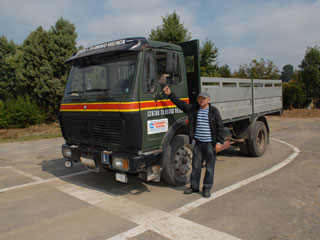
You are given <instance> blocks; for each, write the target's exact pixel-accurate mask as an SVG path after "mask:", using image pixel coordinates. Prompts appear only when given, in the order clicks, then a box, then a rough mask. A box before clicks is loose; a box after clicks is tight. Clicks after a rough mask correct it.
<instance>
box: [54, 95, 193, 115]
mask: <svg viewBox="0 0 320 240" xmlns="http://www.w3.org/2000/svg"><path fill="white" fill-rule="evenodd" d="M181 100H183V101H185V102H187V103H189V98H181ZM174 107H176V105H174V104H173V102H171V100H158V101H140V102H108V103H102V102H101V103H100V102H96V103H63V104H61V105H60V111H62V112H138V111H140V110H141V111H142V110H154V109H163V108H174Z"/></svg>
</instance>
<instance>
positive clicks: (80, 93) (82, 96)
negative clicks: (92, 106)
mask: <svg viewBox="0 0 320 240" xmlns="http://www.w3.org/2000/svg"><path fill="white" fill-rule="evenodd" d="M74 93H76V94H78V96H79V97H80V98H81V99H82V100H85V96H84V93H83V91H70V92H67V94H69V95H72V94H74Z"/></svg>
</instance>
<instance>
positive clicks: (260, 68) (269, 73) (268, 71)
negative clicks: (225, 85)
mask: <svg viewBox="0 0 320 240" xmlns="http://www.w3.org/2000/svg"><path fill="white" fill-rule="evenodd" d="M234 76H235V77H238V78H254V79H279V78H280V75H279V69H278V68H277V66H276V65H274V64H273V62H272V61H270V60H268V61H267V62H266V61H265V60H264V59H263V58H261V59H260V61H258V60H256V59H254V60H252V61H251V63H250V64H249V65H247V64H244V65H240V66H239V70H238V71H235V72H234Z"/></svg>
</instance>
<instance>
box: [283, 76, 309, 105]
mask: <svg viewBox="0 0 320 240" xmlns="http://www.w3.org/2000/svg"><path fill="white" fill-rule="evenodd" d="M307 105H308V102H307V96H306V91H305V88H304V86H303V84H301V83H299V82H293V81H292V82H287V83H284V84H283V107H284V109H292V108H304V107H306V106H307Z"/></svg>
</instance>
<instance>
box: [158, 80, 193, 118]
mask: <svg viewBox="0 0 320 240" xmlns="http://www.w3.org/2000/svg"><path fill="white" fill-rule="evenodd" d="M162 91H163V92H164V93H165V94H166V95H167V96H168V97H169V98H170V100H171V101H172V102H173V103H174V104H175V105H177V107H178V108H179V109H181V110H182V111H183V112H184V113H186V114H189V109H190V108H191V104H188V103H186V102H185V101H182V100H180V99H179V98H178V97H177V96H176V95H175V94H174V93H173V92H171V90H170V88H169V87H168V86H165V87H164V88H163V89H162Z"/></svg>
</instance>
